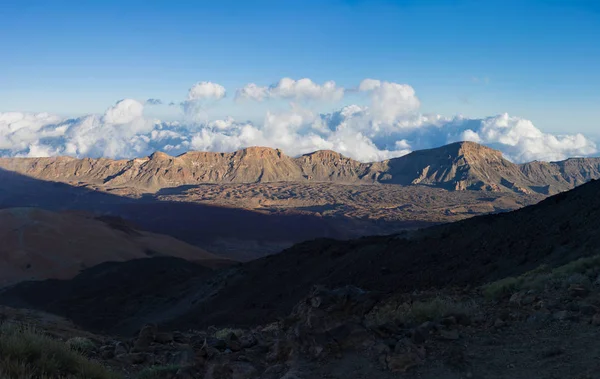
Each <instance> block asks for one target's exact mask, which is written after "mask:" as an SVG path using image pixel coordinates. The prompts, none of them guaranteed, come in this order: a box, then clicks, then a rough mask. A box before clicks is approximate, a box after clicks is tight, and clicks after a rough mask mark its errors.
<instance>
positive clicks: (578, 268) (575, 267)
mask: <svg viewBox="0 0 600 379" xmlns="http://www.w3.org/2000/svg"><path fill="white" fill-rule="evenodd" d="M588 270H591V271H592V272H595V273H597V272H598V271H600V255H594V256H592V257H587V258H580V259H577V260H575V261H573V262H569V263H567V264H566V265H564V266H560V267H557V268H555V269H554V270H552V272H553V273H554V274H556V275H569V274H584V273H586V272H587V271H588Z"/></svg>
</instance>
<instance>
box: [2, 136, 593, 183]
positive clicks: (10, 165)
mask: <svg viewBox="0 0 600 379" xmlns="http://www.w3.org/2000/svg"><path fill="white" fill-rule="evenodd" d="M0 168H4V169H7V170H10V171H14V172H18V173H21V174H24V175H28V176H32V177H35V178H38V179H43V180H52V181H59V182H66V183H69V184H75V185H89V186H95V187H99V188H123V187H131V188H136V189H139V190H142V191H145V192H156V191H158V190H160V189H162V188H171V187H177V186H183V185H201V184H222V183H271V182H333V183H340V184H349V183H352V184H398V185H405V186H409V185H425V186H431V187H441V188H444V189H447V190H452V191H462V190H485V191H513V192H518V193H526V194H527V193H540V194H544V195H551V194H555V193H558V192H562V191H565V190H569V189H572V188H574V187H575V186H577V185H580V184H583V183H585V182H587V181H589V180H590V179H598V178H600V158H569V159H567V160H564V161H559V162H538V161H535V162H528V163H524V164H515V163H512V162H510V161H508V160H507V159H505V158H504V157H503V156H502V153H501V152H500V151H498V150H494V149H492V148H489V147H486V146H483V145H480V144H477V143H474V142H456V143H452V144H448V145H445V146H441V147H437V148H433V149H426V150H417V151H414V152H412V153H410V154H407V155H405V156H402V157H398V158H393V159H389V160H384V161H380V162H371V163H362V162H358V161H356V160H353V159H351V158H348V157H345V156H344V155H342V154H340V153H337V152H335V151H331V150H318V151H315V152H312V153H308V154H304V155H301V156H299V157H296V158H293V157H290V156H287V155H285V154H284V153H283V151H282V150H280V149H273V148H268V147H258V146H254V147H248V148H245V149H241V150H238V151H235V152H230V153H219V152H198V151H189V152H186V153H183V154H180V155H178V156H170V155H168V154H166V153H164V152H158V151H157V152H155V153H153V154H151V155H150V156H148V157H144V158H134V159H120V160H112V159H108V158H97V159H94V158H81V159H78V158H73V157H64V156H61V157H50V158H0Z"/></svg>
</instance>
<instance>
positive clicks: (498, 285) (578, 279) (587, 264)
mask: <svg viewBox="0 0 600 379" xmlns="http://www.w3.org/2000/svg"><path fill="white" fill-rule="evenodd" d="M599 273H600V255H595V256H592V257H587V258H580V259H577V260H575V261H572V262H569V263H567V264H565V265H563V266H559V267H556V268H555V269H550V268H549V267H548V266H547V265H542V266H540V267H538V268H536V269H535V270H531V271H529V272H526V273H525V274H523V275H521V276H519V277H517V278H515V277H508V278H504V279H501V280H498V281H496V282H493V283H489V284H486V285H484V286H483V293H484V295H485V296H486V297H487V298H488V299H497V298H501V297H506V296H509V295H511V294H513V293H515V292H518V291H522V290H529V289H536V290H542V289H544V288H547V287H550V288H565V287H568V286H569V285H571V284H579V285H584V286H590V285H591V284H592V280H593V279H595V278H596V277H597V276H598V274H599ZM590 278H593V279H590Z"/></svg>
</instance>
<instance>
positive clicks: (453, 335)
mask: <svg viewBox="0 0 600 379" xmlns="http://www.w3.org/2000/svg"><path fill="white" fill-rule="evenodd" d="M459 338H460V335H459V334H458V330H456V329H452V330H440V339H443V340H448V341H452V340H457V339H459Z"/></svg>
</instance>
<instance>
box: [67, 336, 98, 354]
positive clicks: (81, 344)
mask: <svg viewBox="0 0 600 379" xmlns="http://www.w3.org/2000/svg"><path fill="white" fill-rule="evenodd" d="M67 346H68V347H70V348H71V349H72V350H75V351H78V352H80V353H82V354H88V353H90V352H92V351H93V350H94V349H95V348H96V345H94V343H93V342H92V341H91V340H90V339H89V338H85V337H73V338H70V339H69V340H68V341H67Z"/></svg>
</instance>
